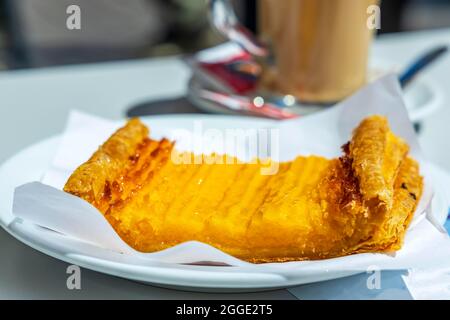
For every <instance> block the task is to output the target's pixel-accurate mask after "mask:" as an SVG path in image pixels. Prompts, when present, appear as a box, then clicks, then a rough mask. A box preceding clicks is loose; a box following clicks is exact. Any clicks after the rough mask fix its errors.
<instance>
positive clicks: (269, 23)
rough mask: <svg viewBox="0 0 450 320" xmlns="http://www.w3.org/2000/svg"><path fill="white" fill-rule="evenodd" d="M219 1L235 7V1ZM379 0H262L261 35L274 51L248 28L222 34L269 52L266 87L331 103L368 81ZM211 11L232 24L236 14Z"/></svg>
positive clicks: (264, 77)
mask: <svg viewBox="0 0 450 320" xmlns="http://www.w3.org/2000/svg"><path fill="white" fill-rule="evenodd" d="M214 2H216V3H217V2H219V3H220V4H221V5H223V7H224V8H228V9H229V8H231V6H230V3H229V0H212V1H211V3H214ZM378 4H379V0H281V1H280V0H258V3H257V7H258V39H259V40H260V42H261V43H263V44H264V45H261V48H263V49H267V51H268V52H269V53H264V52H263V51H264V50H260V49H259V48H258V47H259V43H258V41H256V40H254V39H256V37H255V38H253V37H252V35H249V34H248V33H247V31H246V30H239V28H238V29H237V30H233V31H232V32H222V33H224V34H226V35H227V36H228V37H229V38H230V39H231V40H233V41H237V42H238V43H239V44H240V45H242V46H243V47H244V49H247V50H248V51H249V52H251V53H254V54H256V55H259V56H262V55H265V56H266V58H265V59H261V58H259V59H258V61H261V64H262V67H263V73H262V76H261V79H260V86H261V87H262V89H269V90H270V91H274V92H278V93H282V94H291V95H294V96H295V97H297V98H298V99H299V100H301V101H303V102H311V103H323V104H329V103H333V102H337V101H339V100H341V99H343V98H345V97H346V96H348V95H350V94H351V93H353V92H354V91H355V90H357V89H358V88H359V87H361V86H362V85H364V84H365V82H366V77H367V64H368V53H369V47H370V43H371V40H372V37H373V29H374V28H373V27H371V25H370V23H369V19H370V18H371V17H370V12H371V10H370V8H371V7H373V6H376V5H378ZM211 8H213V5H211ZM210 14H211V15H212V18H213V19H222V20H223V21H225V22H228V23H230V22H231V23H233V22H234V20H235V19H236V18H235V16H234V13H233V12H231V11H230V10H223V11H220V10H211V12H210ZM221 14H222V15H224V16H220V15H221ZM226 15H231V17H227V16H226ZM227 19H228V20H227ZM221 31H223V30H221ZM241 31H242V34H239V33H240V32H241ZM258 50H259V51H258ZM261 52H262V53H263V54H259V53H261ZM268 57H270V58H268Z"/></svg>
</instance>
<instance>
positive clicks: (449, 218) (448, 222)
mask: <svg viewBox="0 0 450 320" xmlns="http://www.w3.org/2000/svg"><path fill="white" fill-rule="evenodd" d="M444 227H445V230H447V232H449V233H450V208H448V215H447V220H446V221H445V223H444Z"/></svg>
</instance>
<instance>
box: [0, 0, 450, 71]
mask: <svg viewBox="0 0 450 320" xmlns="http://www.w3.org/2000/svg"><path fill="white" fill-rule="evenodd" d="M234 2H235V7H236V11H237V12H238V15H239V16H240V18H241V19H242V21H245V23H246V25H247V26H248V27H249V28H250V29H252V30H255V29H256V27H255V26H256V24H257V21H256V15H255V12H256V6H257V2H258V1H257V0H237V1H234ZM71 4H76V5H78V6H80V8H81V20H82V21H81V26H82V29H81V30H76V31H74V30H68V29H67V28H66V19H67V17H68V14H67V13H66V9H67V7H68V6H69V5H71ZM206 5H207V4H206V0H126V1H125V0H0V70H5V69H21V68H37V67H46V66H54V65H65V64H79V63H90V62H99V61H110V60H121V59H135V58H136V59H137V58H142V57H154V56H164V55H173V54H183V53H190V52H195V51H197V50H200V49H202V48H205V47H209V46H212V45H215V44H217V43H220V42H221V41H223V39H222V38H221V37H220V36H218V35H217V34H216V33H215V32H214V31H213V30H212V29H211V28H210V26H209V25H208V19H207V14H206V9H207V8H206ZM442 27H450V0H384V1H382V4H381V30H380V31H379V33H390V32H404V31H410V30H420V29H431V28H442Z"/></svg>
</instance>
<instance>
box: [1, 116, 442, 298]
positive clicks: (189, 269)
mask: <svg viewBox="0 0 450 320" xmlns="http://www.w3.org/2000/svg"><path fill="white" fill-rule="evenodd" d="M200 118H201V119H203V120H206V119H207V121H206V122H205V123H207V124H208V126H209V125H210V126H211V127H215V128H230V127H241V128H242V127H253V128H255V127H256V128H258V127H267V126H270V124H271V121H270V120H264V119H253V118H248V117H229V116H186V115H172V116H159V117H152V122H153V123H155V122H156V123H158V125H161V126H164V125H171V126H174V125H176V126H177V127H181V128H189V127H190V126H192V121H193V120H194V119H200ZM144 120H145V119H144ZM59 139H60V138H59V137H53V138H49V139H47V140H44V141H41V142H38V143H36V144H34V145H32V146H30V147H28V148H26V149H25V150H23V151H21V152H19V153H18V154H16V155H15V156H13V157H12V158H10V159H9V160H8V161H6V162H5V163H4V164H3V165H2V166H1V167H0V195H1V197H2V198H1V201H0V225H1V226H2V227H3V228H4V229H5V230H6V231H8V232H9V233H11V234H12V235H13V236H14V237H16V238H17V239H18V240H20V241H22V242H24V243H25V244H27V245H29V246H31V247H33V248H34V249H36V250H39V251H41V252H43V253H45V254H47V255H50V256H52V257H55V258H57V259H60V260H63V261H66V262H69V263H72V264H77V265H79V266H81V267H84V268H88V269H92V270H95V271H99V272H103V273H107V274H111V275H115V276H119V277H123V278H127V279H131V280H137V281H141V282H145V283H150V284H156V285H159V286H165V287H176V288H182V289H190V290H200V291H207V292H214V291H221V292H224V291H234V292H237V291H242V292H244V291H258V290H268V289H274V288H285V287H289V286H294V285H299V284H304V283H311V282H317V281H323V280H329V279H335V278H339V277H343V276H348V275H351V274H354V273H355V272H354V271H342V272H340V273H336V272H333V273H328V272H327V271H326V270H309V271H306V272H300V273H296V274H292V275H291V276H289V277H284V276H280V275H279V274H275V273H267V272H254V271H253V272H248V271H246V270H245V268H241V267H214V266H193V265H180V264H174V263H153V264H151V265H149V266H148V267H147V266H146V267H145V268H143V267H142V266H135V265H133V264H132V263H130V262H129V261H127V260H123V261H121V262H118V260H117V257H116V258H115V259H108V256H105V257H95V258H94V257H92V256H87V255H80V254H77V253H76V252H71V251H70V250H63V249H61V247H58V245H57V244H56V242H57V240H58V237H64V236H63V235H60V234H57V233H55V232H53V231H50V230H45V229H43V228H39V227H36V226H34V225H28V226H27V225H26V224H24V228H29V230H28V231H27V232H26V233H25V234H27V236H26V237H25V236H21V235H19V234H18V233H16V232H14V230H12V229H11V228H10V227H9V226H8V225H9V224H10V223H11V222H12V221H13V219H14V216H13V215H12V212H11V209H12V201H13V191H14V188H15V187H16V186H19V185H21V184H24V183H27V182H30V181H36V180H40V179H41V177H42V175H43V173H44V172H45V171H46V169H47V167H48V165H49V163H50V161H51V160H52V158H53V156H54V154H55V152H56V150H57V148H58V142H59ZM432 171H433V179H434V178H436V179H437V180H436V181H437V190H436V191H437V192H436V196H435V198H434V200H433V208H434V210H436V212H443V214H442V215H441V216H440V217H438V218H439V220H440V222H441V223H442V222H443V221H444V220H445V219H446V216H445V213H446V212H447V210H446V208H447V206H448V200H447V199H448V198H446V197H447V194H445V193H443V192H440V190H445V187H447V186H448V185H449V183H450V178H449V177H448V175H447V174H446V173H445V172H443V171H442V170H440V169H438V168H436V167H434V168H433V170H432ZM37 232H52V233H53V234H54V235H53V236H52V237H53V239H54V242H53V243H51V242H43V241H39V240H38V239H39V237H33V234H37ZM21 234H22V235H23V234H24V233H21ZM113 260H114V261H113ZM119 261H120V260H119Z"/></svg>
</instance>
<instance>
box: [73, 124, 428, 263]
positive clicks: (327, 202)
mask: <svg viewBox="0 0 450 320" xmlns="http://www.w3.org/2000/svg"><path fill="white" fill-rule="evenodd" d="M343 150H344V155H343V156H342V157H340V158H338V159H331V160H329V159H325V158H322V157H317V156H309V157H297V158H296V159H295V160H293V161H290V162H282V163H279V170H278V172H277V173H276V174H274V175H267V176H266V175H261V167H262V166H263V165H266V164H262V163H261V162H256V163H240V162H239V161H234V162H233V161H232V163H233V164H219V163H215V164H205V163H200V162H195V161H192V163H191V164H187V163H181V164H180V163H176V162H174V161H172V159H171V154H173V152H175V151H176V150H175V149H174V144H173V143H172V142H170V141H168V140H165V139H163V140H161V141H155V140H152V139H150V138H149V137H148V129H147V127H146V126H145V125H144V124H142V123H141V122H140V121H139V120H138V119H132V120H130V121H129V122H128V123H127V124H126V125H125V126H124V127H123V128H121V129H119V130H118V131H117V132H116V133H114V134H113V135H112V136H111V137H110V138H109V139H108V140H107V141H106V142H105V143H104V144H103V145H102V146H101V147H100V148H99V149H98V151H97V152H95V153H94V154H93V156H92V157H91V158H90V159H89V160H88V161H87V162H85V163H84V164H82V165H81V166H80V167H79V168H78V169H76V170H75V171H74V173H73V174H72V175H71V177H70V178H69V180H68V181H67V183H66V185H65V187H64V190H65V191H66V192H69V193H71V194H74V195H76V196H78V197H80V198H82V199H84V200H86V201H88V202H89V203H91V204H92V205H94V206H95V207H97V208H98V209H99V211H100V212H101V213H102V214H103V215H104V216H105V218H106V219H107V220H108V221H109V222H110V224H111V225H112V226H113V228H114V229H115V230H116V232H117V233H118V234H119V235H120V237H121V238H122V239H123V240H124V241H125V242H127V243H128V244H129V245H130V246H131V247H133V248H135V249H136V250H139V251H142V252H154V251H158V250H162V249H165V248H169V247H171V246H174V245H176V244H179V243H181V242H184V241H189V240H197V241H202V242H205V243H208V244H211V245H213V246H215V247H217V248H219V249H221V250H223V251H225V252H227V253H229V254H231V255H233V256H236V257H238V258H240V259H243V260H247V261H250V262H255V263H261V262H285V261H295V260H310V259H324V258H332V257H338V256H343V255H348V254H354V253H359V252H384V251H392V250H398V249H399V248H400V247H401V244H402V240H403V237H404V234H405V232H406V230H407V227H408V225H409V222H410V220H411V217H412V215H413V213H414V211H415V208H416V206H417V203H418V201H419V199H420V197H421V193H422V177H421V176H420V174H419V167H418V164H417V163H416V162H415V161H414V160H413V159H412V158H410V157H409V156H408V155H407V153H408V145H407V144H406V143H405V142H404V141H403V140H402V139H401V138H399V137H397V136H395V135H394V134H393V133H392V132H391V131H390V129H389V126H388V122H387V120H386V119H385V118H384V117H381V116H371V117H368V118H366V119H364V120H363V121H362V122H361V124H360V125H359V126H358V127H357V128H356V129H355V131H354V134H353V137H352V139H351V140H350V142H349V143H348V144H346V145H345V146H344V147H343ZM178 155H180V154H178ZM181 156H184V157H187V158H189V157H190V158H191V159H194V158H195V157H199V156H200V157H201V155H194V154H191V153H181ZM196 163H198V164H196Z"/></svg>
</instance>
